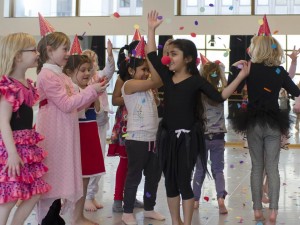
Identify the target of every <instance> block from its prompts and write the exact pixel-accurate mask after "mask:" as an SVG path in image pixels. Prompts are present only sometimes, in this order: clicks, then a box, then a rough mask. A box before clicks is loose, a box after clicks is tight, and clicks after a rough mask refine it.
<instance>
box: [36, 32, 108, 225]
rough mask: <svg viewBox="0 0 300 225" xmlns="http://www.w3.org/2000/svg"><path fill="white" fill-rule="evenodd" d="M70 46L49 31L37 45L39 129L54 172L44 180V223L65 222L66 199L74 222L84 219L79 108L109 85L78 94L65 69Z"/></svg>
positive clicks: (41, 219)
mask: <svg viewBox="0 0 300 225" xmlns="http://www.w3.org/2000/svg"><path fill="white" fill-rule="evenodd" d="M69 47H70V40H69V38H68V37H67V35H65V34H64V33H62V32H53V33H50V34H48V35H47V36H45V37H43V38H42V39H41V40H40V42H39V44H38V51H39V52H40V60H39V65H38V70H37V71H38V73H39V75H38V80H37V88H38V91H39V94H40V100H41V101H40V109H39V112H38V116H37V123H36V128H37V130H38V131H39V132H41V133H42V134H43V135H45V138H46V140H45V141H44V142H43V143H42V146H43V147H45V148H46V149H47V150H48V151H49V156H48V158H47V163H48V165H49V167H50V168H51V173H48V174H47V175H46V176H45V179H46V180H47V181H48V182H49V184H50V185H51V186H52V190H51V191H50V192H49V193H48V194H47V195H45V196H44V197H43V198H42V199H41V200H40V201H39V203H38V220H39V221H38V222H39V223H40V224H42V225H48V224H49V225H50V224H51V225H53V224H54V223H57V222H59V223H60V224H64V221H63V220H62V218H61V217H60V216H59V212H60V208H61V202H60V199H66V200H67V201H66V202H65V204H64V209H66V210H67V209H71V208H73V209H74V207H75V210H74V212H73V213H74V216H73V217H72V219H73V220H74V221H73V222H74V223H75V224H83V223H84V222H85V219H84V218H83V217H82V212H81V209H80V207H78V205H80V201H79V200H80V199H81V197H82V196H83V189H82V187H83V186H82V179H81V175H82V172H81V160H80V143H79V124H78V113H77V110H78V109H81V108H83V107H84V106H86V105H88V104H91V103H92V102H93V101H95V99H96V98H97V97H98V94H99V93H101V92H103V91H104V90H105V88H106V86H105V82H102V83H98V84H93V85H89V86H88V87H87V88H85V89H84V90H82V91H81V92H80V93H78V94H76V93H75V91H74V89H73V84H72V81H71V79H70V78H69V77H68V76H66V75H65V74H64V73H63V72H62V67H63V66H65V65H66V63H67V62H68V58H69V52H68V51H69ZM52 203H53V204H52ZM75 203H76V206H74V204H75ZM51 205H52V206H51ZM50 206H51V208H50V210H49V207H50Z"/></svg>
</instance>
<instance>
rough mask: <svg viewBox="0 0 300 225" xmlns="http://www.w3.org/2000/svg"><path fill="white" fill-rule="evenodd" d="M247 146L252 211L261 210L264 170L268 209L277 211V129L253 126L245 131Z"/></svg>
mask: <svg viewBox="0 0 300 225" xmlns="http://www.w3.org/2000/svg"><path fill="white" fill-rule="evenodd" d="M247 138H248V146H249V152H250V156H251V162H252V168H251V192H252V201H253V209H255V210H260V209H262V203H261V198H262V185H263V173H264V170H266V174H267V178H268V186H269V193H268V194H269V199H270V205H269V208H270V209H276V210H277V209H278V201H279V191H280V177H279V170H278V163H279V155H280V138H281V133H280V130H279V129H274V128H270V127H269V126H268V125H259V124H256V125H253V126H252V127H250V128H249V129H248V130H247Z"/></svg>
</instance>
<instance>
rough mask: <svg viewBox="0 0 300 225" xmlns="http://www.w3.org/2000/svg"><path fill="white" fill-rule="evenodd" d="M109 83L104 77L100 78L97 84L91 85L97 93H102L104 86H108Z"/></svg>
mask: <svg viewBox="0 0 300 225" xmlns="http://www.w3.org/2000/svg"><path fill="white" fill-rule="evenodd" d="M108 85H109V83H108V81H107V78H106V77H104V78H102V80H100V83H97V84H93V87H94V88H95V90H96V91H97V93H102V92H104V91H105V90H106V88H107V87H108Z"/></svg>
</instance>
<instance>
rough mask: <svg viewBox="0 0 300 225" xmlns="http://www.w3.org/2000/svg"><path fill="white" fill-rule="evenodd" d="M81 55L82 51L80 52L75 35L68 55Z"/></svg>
mask: <svg viewBox="0 0 300 225" xmlns="http://www.w3.org/2000/svg"><path fill="white" fill-rule="evenodd" d="M81 53H82V50H81V47H80V43H79V40H78V37H77V34H76V35H75V37H74V41H73V44H72V47H71V50H70V55H81Z"/></svg>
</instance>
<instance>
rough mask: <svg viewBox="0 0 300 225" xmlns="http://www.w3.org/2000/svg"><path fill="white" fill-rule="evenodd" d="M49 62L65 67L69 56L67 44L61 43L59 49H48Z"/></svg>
mask: <svg viewBox="0 0 300 225" xmlns="http://www.w3.org/2000/svg"><path fill="white" fill-rule="evenodd" d="M48 55H49V60H48V61H47V62H48V63H51V64H54V65H58V66H60V67H63V66H65V65H66V63H67V61H68V58H69V49H68V46H67V45H60V46H59V47H58V48H57V49H55V50H53V49H49V50H48Z"/></svg>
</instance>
